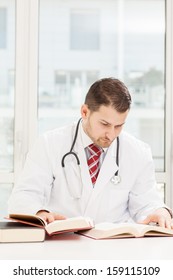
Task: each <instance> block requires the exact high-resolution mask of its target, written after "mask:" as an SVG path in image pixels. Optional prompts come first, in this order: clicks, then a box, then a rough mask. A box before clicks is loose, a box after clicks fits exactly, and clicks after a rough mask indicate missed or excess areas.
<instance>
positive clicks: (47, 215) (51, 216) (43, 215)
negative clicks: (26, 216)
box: [36, 210, 66, 223]
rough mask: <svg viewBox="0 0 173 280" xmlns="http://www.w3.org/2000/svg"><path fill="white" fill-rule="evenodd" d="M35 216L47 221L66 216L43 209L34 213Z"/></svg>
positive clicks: (62, 218) (63, 218)
mask: <svg viewBox="0 0 173 280" xmlns="http://www.w3.org/2000/svg"><path fill="white" fill-rule="evenodd" d="M36 215H37V216H39V217H41V218H42V219H43V220H45V221H46V222H47V223H51V222H53V221H55V220H65V219H66V217H65V216H63V215H60V214H57V213H53V212H47V211H44V210H40V211H38V212H37V213H36Z"/></svg>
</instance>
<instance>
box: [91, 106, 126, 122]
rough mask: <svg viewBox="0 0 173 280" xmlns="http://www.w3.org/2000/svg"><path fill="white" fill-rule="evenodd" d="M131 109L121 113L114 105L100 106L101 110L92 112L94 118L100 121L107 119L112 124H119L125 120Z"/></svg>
mask: <svg viewBox="0 0 173 280" xmlns="http://www.w3.org/2000/svg"><path fill="white" fill-rule="evenodd" d="M128 112H129V110H127V111H126V112H123V113H120V112H117V110H116V109H114V108H113V107H112V106H103V105H102V106H100V108H99V110H98V111H96V112H93V113H92V116H93V118H95V120H98V121H105V122H107V123H109V124H112V125H117V124H121V123H124V122H125V119H126V117H127V115H128Z"/></svg>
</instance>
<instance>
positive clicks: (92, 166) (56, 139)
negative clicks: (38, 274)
mask: <svg viewBox="0 0 173 280" xmlns="http://www.w3.org/2000/svg"><path fill="white" fill-rule="evenodd" d="M130 105H131V96H130V94H129V91H128V89H127V87H126V86H125V85H124V84H123V83H122V82H121V81H119V80H117V79H114V78H105V79H101V80H98V81H96V82H95V83H94V84H93V85H92V86H91V87H90V89H89V91H88V93H87V95H86V99H85V103H84V104H83V105H82V106H81V117H82V118H81V120H79V122H78V125H76V124H72V125H69V126H67V127H63V128H58V129H55V130H53V131H49V132H47V133H45V134H44V135H43V136H41V137H40V139H39V140H38V141H37V143H36V145H35V147H34V148H33V150H32V151H31V152H30V153H29V154H28V157H27V160H26V163H25V167H24V170H23V173H22V175H21V178H20V181H19V182H18V184H17V185H16V186H15V187H14V189H13V192H12V195H11V198H10V200H9V213H12V212H13V213H14V212H15V213H16V212H18V213H31V214H37V215H39V216H41V217H43V218H44V219H45V220H46V221H47V222H51V221H53V220H54V219H64V218H65V217H73V216H79V215H81V216H89V217H91V218H93V219H94V221H95V222H96V223H98V222H104V221H108V222H116V223H118V222H128V221H135V222H142V223H146V224H147V223H150V222H155V223H158V224H159V225H160V226H163V227H167V228H171V227H172V224H171V218H172V217H171V211H170V210H169V209H168V208H167V207H166V205H165V204H164V203H163V202H162V200H161V199H160V198H159V196H158V193H157V191H156V182H155V175H154V174H155V173H154V167H153V160H152V156H151V152H150V148H149V147H148V145H146V144H145V143H143V142H141V141H139V140H137V139H136V138H134V137H133V136H131V135H129V134H127V133H125V132H123V131H122V128H123V125H124V124H125V121H126V118H127V116H128V113H129V110H130ZM93 144H94V145H93ZM69 151H70V153H69ZM117 173H118V174H117Z"/></svg>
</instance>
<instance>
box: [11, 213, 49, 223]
mask: <svg viewBox="0 0 173 280" xmlns="http://www.w3.org/2000/svg"><path fill="white" fill-rule="evenodd" d="M9 219H11V220H15V221H18V222H21V223H26V224H30V225H35V226H46V225H47V223H46V221H44V220H43V219H42V218H41V217H39V216H37V215H28V214H10V215H9Z"/></svg>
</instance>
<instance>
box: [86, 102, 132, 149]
mask: <svg viewBox="0 0 173 280" xmlns="http://www.w3.org/2000/svg"><path fill="white" fill-rule="evenodd" d="M128 112H129V110H127V111H126V112H124V113H119V112H117V111H116V110H115V109H114V108H113V107H112V106H103V105H102V106H101V107H100V108H99V110H98V111H95V112H92V111H91V110H90V109H89V108H88V106H87V105H86V104H84V105H82V107H81V115H82V119H83V122H82V125H83V129H84V131H85V133H86V134H87V135H88V136H89V137H90V138H91V139H92V141H93V142H94V143H95V144H96V145H98V146H100V147H102V148H107V147H109V146H110V145H111V143H112V142H113V140H114V139H115V138H116V137H117V136H118V135H119V134H120V132H121V130H122V128H123V125H124V123H125V120H126V118H127V115H128Z"/></svg>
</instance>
